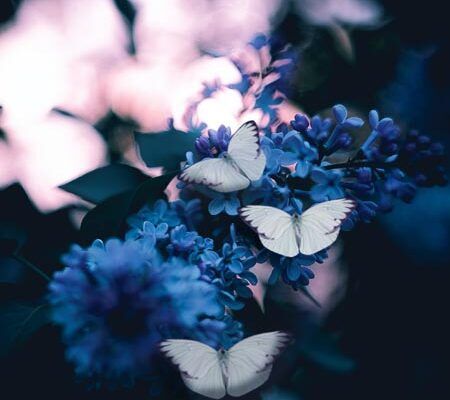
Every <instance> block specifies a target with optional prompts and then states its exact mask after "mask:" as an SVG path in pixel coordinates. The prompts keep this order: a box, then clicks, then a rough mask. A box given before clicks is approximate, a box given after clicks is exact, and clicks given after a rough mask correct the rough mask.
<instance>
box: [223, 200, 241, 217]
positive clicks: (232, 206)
mask: <svg viewBox="0 0 450 400" xmlns="http://www.w3.org/2000/svg"><path fill="white" fill-rule="evenodd" d="M240 206H241V202H240V201H239V199H238V198H237V197H231V198H229V199H228V200H225V212H226V213H227V214H228V215H238V208H239V207H240Z"/></svg>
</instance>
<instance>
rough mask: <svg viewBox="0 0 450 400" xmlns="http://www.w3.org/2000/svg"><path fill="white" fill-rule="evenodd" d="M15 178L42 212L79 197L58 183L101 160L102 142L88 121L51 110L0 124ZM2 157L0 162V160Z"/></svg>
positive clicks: (71, 177) (66, 203) (104, 150)
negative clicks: (26, 118)
mask: <svg viewBox="0 0 450 400" xmlns="http://www.w3.org/2000/svg"><path fill="white" fill-rule="evenodd" d="M3 127H4V130H5V132H6V134H7V137H8V156H9V157H10V159H12V160H14V167H15V180H17V181H18V182H20V184H21V185H22V186H23V188H24V190H25V191H26V192H27V194H28V196H29V197H30V198H31V199H32V200H33V201H34V203H35V205H36V206H37V207H38V208H39V209H40V210H41V211H43V212H49V211H53V210H55V209H57V208H60V207H63V206H65V205H68V204H71V203H74V202H78V201H79V199H78V198H77V197H75V196H73V195H71V194H69V193H67V192H65V191H63V190H61V189H58V186H59V185H61V184H63V183H66V182H68V181H70V180H72V179H74V178H77V177H78V176H80V175H82V174H84V173H86V172H89V171H90V170H92V169H95V168H97V167H99V166H101V165H103V164H104V163H105V154H106V149H105V144H104V142H103V140H102V138H101V137H100V135H99V134H98V133H97V131H96V130H95V129H93V128H92V127H91V126H90V125H89V124H87V123H85V122H82V121H79V120H76V119H74V118H71V117H66V116H63V115H60V114H57V113H51V114H49V115H47V116H45V117H42V118H39V119H35V120H26V121H23V122H17V121H15V122H12V123H11V122H10V123H8V124H4V125H3ZM3 161H4V160H3V158H2V163H3Z"/></svg>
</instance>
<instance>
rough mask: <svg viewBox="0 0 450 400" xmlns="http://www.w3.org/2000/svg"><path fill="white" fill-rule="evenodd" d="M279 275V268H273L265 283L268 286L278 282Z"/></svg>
mask: <svg viewBox="0 0 450 400" xmlns="http://www.w3.org/2000/svg"><path fill="white" fill-rule="evenodd" d="M280 274H281V269H280V268H273V269H272V273H271V274H270V277H269V280H268V281H267V283H268V284H269V285H274V284H275V283H276V282H277V281H278V278H279V277H280Z"/></svg>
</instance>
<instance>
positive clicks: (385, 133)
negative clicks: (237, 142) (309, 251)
mask: <svg viewBox="0 0 450 400" xmlns="http://www.w3.org/2000/svg"><path fill="white" fill-rule="evenodd" d="M332 111H333V117H334V118H333V119H331V118H325V119H324V118H321V117H320V116H314V117H312V118H311V119H310V120H309V119H308V118H307V117H305V116H304V115H300V114H297V115H296V116H295V117H294V119H293V120H292V121H291V123H290V125H289V126H287V125H278V126H276V128H273V132H270V131H265V135H264V136H262V137H261V139H260V143H261V148H262V150H263V151H264V153H265V155H266V167H265V170H264V173H263V176H262V177H261V178H260V179H259V180H258V181H257V182H253V183H252V184H251V185H250V186H249V187H248V188H246V189H244V190H242V191H239V192H233V193H226V194H222V193H216V192H214V191H213V190H210V189H207V188H204V187H202V188H199V187H197V188H196V189H197V190H198V192H197V197H199V198H201V197H202V196H204V197H206V198H207V199H208V202H209V203H208V211H209V214H210V219H212V220H214V218H224V217H223V215H224V214H226V215H228V216H230V217H234V216H236V215H237V214H238V208H239V207H240V206H245V205H248V204H263V205H268V206H273V207H277V208H280V209H283V210H285V211H287V212H292V211H293V210H295V211H296V212H297V213H298V214H301V212H302V210H303V208H304V205H305V206H308V207H309V206H310V205H311V204H314V203H320V202H323V201H328V200H334V199H340V198H344V197H347V198H350V199H352V200H354V201H355V203H356V208H355V209H354V210H353V211H352V213H351V214H350V216H349V217H348V218H347V219H346V220H345V221H344V223H343V226H342V227H343V229H344V230H349V229H352V228H353V227H354V226H355V224H356V223H357V222H358V221H363V222H370V221H371V220H372V219H373V218H374V217H375V215H376V213H377V212H378V211H389V210H390V209H391V208H392V206H393V201H394V199H396V198H397V199H400V200H403V201H405V202H410V201H411V200H412V199H413V197H414V195H415V193H416V190H417V187H418V186H432V185H436V184H438V185H441V184H445V183H446V177H445V174H444V167H443V160H444V150H443V147H442V145H440V144H439V143H432V141H431V139H430V138H429V137H428V136H425V135H419V134H418V133H417V132H410V133H409V134H407V135H402V133H401V132H400V129H399V127H398V126H397V125H395V123H394V121H393V120H392V119H390V118H383V119H380V118H379V116H378V113H377V112H376V111H375V110H372V111H371V112H370V113H369V117H368V120H369V125H370V128H371V132H370V134H369V135H368V136H367V138H366V139H364V137H363V135H364V131H363V130H362V129H360V128H361V127H362V126H363V125H364V121H363V120H362V119H361V118H358V117H351V116H348V113H347V109H346V108H345V107H344V106H343V105H341V104H338V105H336V106H334V107H333V109H332ZM274 126H275V125H274ZM230 138H231V134H230V131H229V129H227V128H226V127H224V126H221V127H220V128H219V129H218V130H217V131H213V130H210V131H209V133H208V136H202V137H200V138H199V139H197V143H196V150H197V154H196V157H195V156H194V155H192V154H190V155H189V158H190V160H191V164H192V160H194V159H195V158H197V159H198V160H201V159H202V158H204V157H220V156H221V153H222V152H224V151H226V150H227V147H228V143H229V141H230ZM355 139H358V140H355ZM355 142H358V143H362V145H361V146H359V147H356V146H355V144H354V143H355ZM187 190H191V188H190V187H189V185H188V186H187V187H186V186H183V188H182V190H181V197H182V198H183V196H184V192H185V191H187ZM231 221H236V224H238V225H237V226H238V229H239V230H240V231H241V232H246V234H244V235H242V237H243V240H242V244H243V245H244V246H245V248H246V250H247V251H248V253H247V255H246V258H247V259H248V260H251V262H254V261H253V260H254V258H253V257H252V255H251V254H252V252H251V251H250V249H252V248H253V249H254V248H256V249H257V250H258V251H259V252H258V253H257V255H256V259H257V261H258V262H265V261H270V263H271V265H272V267H273V272H272V276H271V277H270V280H269V282H270V283H274V282H276V281H277V279H278V278H279V277H281V278H282V279H283V281H284V282H286V283H287V284H289V285H291V286H292V287H293V288H294V289H298V288H300V287H301V286H304V285H307V284H308V283H309V280H310V279H312V278H313V277H314V273H313V272H312V270H311V269H310V268H309V267H310V266H311V265H312V264H314V263H316V262H319V263H320V262H323V260H324V259H325V258H326V257H327V252H326V251H321V252H319V253H317V254H314V255H311V256H305V255H302V254H299V255H298V256H296V257H293V258H287V257H282V256H280V255H277V254H274V253H271V252H270V251H268V250H266V249H264V248H261V244H260V242H259V240H258V239H257V236H256V235H254V234H252V233H251V232H248V229H246V227H244V226H243V224H242V223H239V219H232V220H231ZM230 223H231V222H230ZM234 235H235V236H236V234H234ZM228 246H229V245H228V244H227V245H226V247H224V248H223V249H222V253H223V254H222V256H221V257H224V256H225V255H226V254H227V253H228V252H229V249H230V248H231V247H228ZM239 247H240V246H235V247H234V248H235V249H239ZM235 251H236V250H235ZM239 251H240V250H239ZM239 251H236V254H240V253H239ZM242 254H243V253H242ZM228 270H229V271H231V272H233V273H238V272H239V271H240V270H241V269H240V268H237V267H234V266H233V264H232V262H231V266H230V267H228ZM225 280H226V279H225ZM250 281H251V280H250ZM235 291H236V292H238V293H240V294H241V295H242V296H244V297H245V292H246V289H238V287H236V288H235Z"/></svg>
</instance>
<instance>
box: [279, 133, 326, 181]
mask: <svg viewBox="0 0 450 400" xmlns="http://www.w3.org/2000/svg"><path fill="white" fill-rule="evenodd" d="M282 148H283V150H284V154H283V156H282V157H281V164H282V165H285V166H287V165H291V164H294V163H296V166H295V173H294V176H299V177H300V178H305V177H306V176H308V174H309V172H310V170H311V167H312V165H313V161H316V160H317V159H318V154H317V150H316V149H315V148H313V147H311V145H310V144H309V143H308V142H306V141H304V140H303V139H302V137H301V136H300V135H299V134H298V132H296V131H290V132H288V133H287V134H286V135H285V136H284V138H283V142H282Z"/></svg>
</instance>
